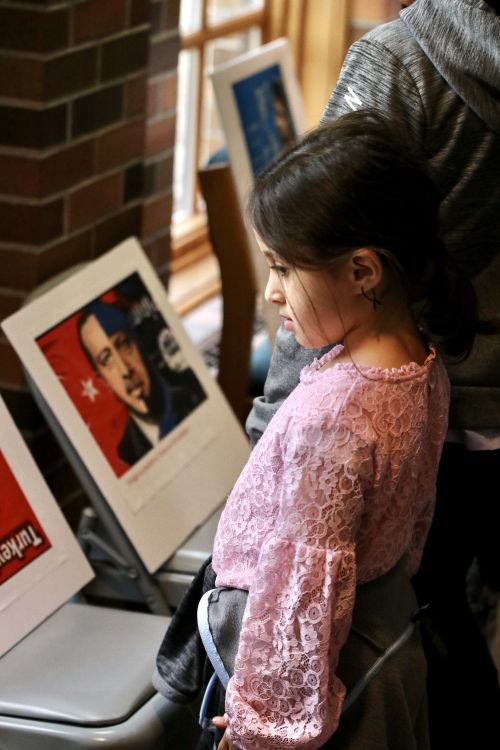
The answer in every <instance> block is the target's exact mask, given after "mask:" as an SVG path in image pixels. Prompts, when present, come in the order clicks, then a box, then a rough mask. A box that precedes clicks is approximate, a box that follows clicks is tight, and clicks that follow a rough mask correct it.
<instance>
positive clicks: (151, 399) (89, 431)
mask: <svg viewBox="0 0 500 750" xmlns="http://www.w3.org/2000/svg"><path fill="white" fill-rule="evenodd" d="M2 327H3V329H4V331H5V333H6V335H7V337H8V338H9V339H10V341H11V342H12V344H13V346H14V348H15V349H16V351H17V353H18V355H19V357H20V358H21V360H22V362H23V365H24V367H25V368H26V370H27V372H28V374H29V376H30V378H31V379H32V380H33V381H34V383H35V386H36V387H37V389H38V390H39V391H40V393H41V395H42V397H43V399H44V400H45V402H46V403H47V404H48V406H49V408H50V410H51V412H52V414H53V415H54V417H55V419H56V420H57V422H58V424H59V425H60V427H61V429H62V431H63V432H64V434H65V436H66V438H67V439H68V440H69V441H70V443H71V444H72V446H73V449H74V451H76V452H77V454H78V455H79V456H80V458H81V461H82V462H83V463H84V465H85V467H86V468H87V470H88V471H89V473H90V474H91V476H92V478H93V480H94V482H95V483H96V484H97V486H98V488H99V491H100V492H101V493H102V495H103V496H104V498H105V499H106V501H107V502H108V503H109V504H110V506H111V508H112V509H113V511H114V513H115V515H116V517H117V518H118V520H119V522H120V523H121V525H122V527H123V529H124V531H125V532H126V533H127V535H128V536H129V538H130V540H131V542H132V544H133V545H134V547H135V549H136V550H137V553H138V554H139V556H140V557H141V559H142V560H143V562H144V564H145V565H146V567H147V569H148V570H149V571H150V572H154V571H156V570H157V569H158V567H160V565H161V564H162V563H164V562H165V560H167V559H168V557H170V555H172V554H173V553H174V552H175V550H176V549H177V547H178V546H179V545H180V544H181V543H182V542H183V541H184V540H185V539H186V537H188V536H189V535H190V534H191V533H192V532H193V530H194V529H195V528H196V526H198V525H199V524H201V523H202V522H203V521H204V520H205V519H206V518H207V517H208V516H209V515H210V514H211V513H212V512H213V511H214V510H215V508H216V507H217V506H218V505H220V504H221V503H222V502H223V500H224V498H225V497H226V495H227V493H228V491H229V490H230V489H231V488H232V485H233V482H234V480H235V479H236V477H237V476H238V474H239V472H240V470H241V468H242V465H243V463H244V462H245V460H246V458H247V456H248V452H249V448H248V441H247V439H246V436H245V434H244V432H243V430H242V428H241V426H240V425H239V423H238V422H237V420H236V418H235V417H234V415H233V412H232V411H231V409H230V407H229V405H228V404H227V402H226V400H225V398H224V396H223V395H222V392H221V391H220V389H219V387H218V386H217V384H216V382H215V381H214V380H213V378H212V376H211V375H210V374H209V372H208V370H207V368H206V366H205V364H204V362H203V360H202V357H201V355H200V354H199V352H198V350H197V349H196V348H195V347H194V345H193V344H192V342H191V341H190V340H189V339H188V337H187V335H186V333H185V330H184V328H183V326H182V322H181V320H180V319H179V317H178V316H177V314H176V313H175V311H174V309H173V308H172V306H171V305H170V304H169V302H168V298H167V294H166V292H165V289H164V288H163V286H162V284H161V282H160V281H159V279H158V277H157V276H156V274H155V272H154V269H153V268H152V266H151V265H150V263H149V261H148V259H147V257H146V256H145V254H144V252H143V250H142V248H141V246H140V245H139V243H138V242H137V240H135V239H130V240H127V241H126V242H124V243H122V244H121V245H119V246H118V247H116V248H115V249H113V250H111V251H110V252H109V253H107V254H106V255H104V256H102V257H101V258H99V259H98V260H96V261H94V262H93V263H91V264H89V265H88V266H86V267H85V268H83V269H82V270H80V271H78V272H77V273H75V274H74V275H73V276H71V277H70V278H69V279H67V280H66V281H64V282H63V283H61V284H60V285H58V286H56V287H55V288H53V289H51V290H50V291H48V292H47V293H45V294H44V295H43V296H41V297H39V298H38V299H36V300H34V301H33V302H31V303H30V304H29V305H27V306H26V307H25V308H23V309H21V310H19V311H18V312H17V313H15V314H14V315H12V316H11V317H10V318H8V319H7V320H6V321H4V322H3V324H2Z"/></svg>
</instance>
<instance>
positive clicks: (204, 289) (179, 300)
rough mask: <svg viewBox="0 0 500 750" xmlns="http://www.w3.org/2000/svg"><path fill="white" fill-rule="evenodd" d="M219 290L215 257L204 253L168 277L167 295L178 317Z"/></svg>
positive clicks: (217, 266)
mask: <svg viewBox="0 0 500 750" xmlns="http://www.w3.org/2000/svg"><path fill="white" fill-rule="evenodd" d="M220 290H221V284H220V272H219V264H218V263H217V259H216V258H215V256H214V255H213V254H212V253H210V254H207V253H204V254H203V255H202V256H201V257H200V258H198V259H197V260H194V261H193V260H192V259H191V262H189V263H188V264H186V265H185V266H184V267H183V268H181V269H179V270H177V271H174V272H173V273H172V276H171V277H170V281H169V285H168V294H169V298H170V301H171V302H172V304H173V306H174V307H175V309H176V311H177V313H178V314H179V315H181V316H182V315H186V314H187V313H188V312H190V311H191V310H193V309H194V308H195V307H197V306H198V305H201V303H202V302H205V300H207V299H210V297H213V296H215V295H216V294H219V293H220Z"/></svg>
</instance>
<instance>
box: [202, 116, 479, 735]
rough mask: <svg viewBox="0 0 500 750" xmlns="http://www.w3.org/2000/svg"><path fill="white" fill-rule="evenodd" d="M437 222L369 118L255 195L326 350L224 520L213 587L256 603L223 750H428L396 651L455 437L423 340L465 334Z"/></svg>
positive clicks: (468, 297)
mask: <svg viewBox="0 0 500 750" xmlns="http://www.w3.org/2000/svg"><path fill="white" fill-rule="evenodd" d="M438 208H439V197H438V195H437V191H436V189H435V187H434V185H433V183H432V181H431V179H430V178H429V177H428V175H427V174H426V172H425V171H424V168H423V167H422V165H421V162H420V160H419V158H418V157H417V156H416V155H415V154H414V153H413V151H412V149H411V147H410V146H409V145H408V144H407V143H405V142H404V141H402V140H401V139H400V136H399V134H398V132H397V131H396V130H395V129H394V128H393V127H392V126H390V125H389V124H388V123H387V122H386V121H385V120H384V119H383V118H382V117H381V116H380V115H377V114H375V113H371V112H353V113H352V114H348V115H345V116H344V117H342V118H340V119H339V120H337V121H336V122H335V123H333V124H331V125H327V126H324V127H322V128H319V129H317V130H315V131H313V132H312V133H310V134H309V135H308V136H306V137H305V138H304V139H303V140H302V141H301V142H300V143H299V144H298V145H297V146H295V147H294V148H293V149H291V150H290V151H289V152H288V153H287V154H286V155H285V156H284V157H282V158H281V159H280V160H279V161H278V162H276V163H274V164H273V165H271V166H270V167H269V168H268V169H267V170H266V171H265V172H264V173H263V174H262V175H261V176H260V177H259V179H258V181H257V183H256V185H255V187H254V189H253V192H252V195H251V198H250V204H249V215H250V218H251V221H252V224H253V226H254V229H255V232H256V235H257V238H258V242H259V246H260V248H261V251H262V253H263V254H264V257H265V258H266V260H267V263H268V265H269V282H268V285H267V289H266V299H267V301H268V302H270V303H272V304H275V305H277V306H278V307H279V312H280V315H281V316H282V318H283V325H284V326H285V328H287V330H289V331H292V332H293V334H294V336H295V337H296V339H297V341H298V342H299V343H300V344H301V345H302V346H306V347H311V348H314V347H321V346H324V345H326V344H335V345H334V346H333V348H332V349H331V350H330V351H329V352H328V353H327V354H326V355H325V356H323V357H322V358H321V359H320V360H316V361H314V362H313V364H312V365H310V366H308V367H306V368H304V370H303V371H302V375H301V382H300V383H299V385H298V386H297V388H296V389H295V390H294V391H293V393H292V394H291V395H290V396H289V398H288V399H287V400H286V401H285V402H284V404H283V405H282V406H281V408H280V409H279V410H278V412H277V413H276V415H275V416H274V418H273V419H272V421H271V422H270V424H269V426H268V428H267V430H266V431H265V433H264V435H263V437H262V438H261V440H260V441H259V443H258V444H257V446H256V447H255V448H254V450H253V453H252V455H251V457H250V459H249V461H248V463H247V465H246V467H245V468H244V470H243V471H242V473H241V475H240V477H239V479H238V481H237V483H236V485H235V487H234V490H233V491H232V493H231V495H230V497H229V499H228V501H227V505H226V508H225V510H224V513H223V515H222V518H221V520H220V523H219V528H218V531H217V536H216V539H215V544H214V554H213V561H212V565H213V569H214V571H215V573H216V575H217V579H216V584H217V586H228V587H235V588H240V589H245V590H247V591H248V592H249V595H248V600H247V605H246V610H245V616H244V620H243V625H242V629H241V635H240V641H239V649H238V654H237V658H236V665H235V673H234V676H233V677H232V678H231V680H230V682H229V685H228V689H227V693H226V699H225V715H224V716H223V717H222V716H219V717H215V719H214V724H215V725H216V726H217V727H219V728H222V729H225V734H224V737H223V739H222V741H221V742H220V744H219V750H229V749H230V748H233V747H235V748H242V749H243V750H268V749H269V750H270V749H271V748H273V749H275V748H276V749H277V748H287V750H290V748H307V750H313V749H315V748H320V747H332V748H344V747H346V748H347V747H349V748H360V749H361V748H363V750H367V749H368V748H376V749H377V750H383V749H384V748H394V750H406V749H407V748H425V747H428V738H427V730H426V704H425V661H424V659H423V655H422V652H421V649H420V644H419V640H418V631H417V630H415V631H414V632H413V634H412V635H411V637H408V639H407V640H406V641H405V640H404V638H401V639H399V636H401V635H402V634H404V633H405V632H406V629H407V627H408V625H409V624H410V622H411V618H412V615H413V614H414V612H415V610H416V601H415V598H414V596H413V593H412V590H411V586H410V584H409V577H410V576H412V575H413V574H414V573H415V571H416V570H417V569H418V566H419V562H420V557H421V554H422V549H423V546H424V542H425V539H426V535H427V532H428V529H429V525H430V522H431V517H432V513H433V507H434V496H435V479H436V472H437V466H438V461H439V457H440V453H441V448H442V444H443V440H444V437H445V432H446V427H447V415H448V403H449V383H448V378H447V375H446V372H445V369H444V366H443V364H442V362H441V360H440V358H439V356H438V355H437V353H436V349H435V347H434V346H433V344H431V343H430V339H429V337H428V334H427V333H426V331H430V332H432V333H435V334H438V335H439V343H440V346H441V347H442V350H443V351H444V352H447V353H450V354H452V355H455V356H457V355H461V354H465V353H467V351H468V349H469V348H470V346H471V341H472V332H473V330H474V298H473V293H472V291H471V287H470V285H469V284H468V282H467V281H466V280H464V279H462V278H461V277H460V276H459V275H458V273H456V272H455V271H453V270H452V269H451V267H450V266H449V263H448V261H447V259H446V257H445V251H444V248H443V246H442V244H441V242H440V240H439V238H438ZM415 306H417V307H418V308H419V311H420V312H419V314H420V318H419V321H418V323H417V322H416V320H415V317H414V309H415ZM336 342H341V343H336ZM408 632H411V629H410V631H408ZM393 644H397V645H398V647H399V646H400V648H399V650H397V649H395V654H394V656H391V657H390V658H389V659H388V660H387V661H386V662H385V664H384V665H383V667H382V669H381V670H380V672H379V674H378V675H376V676H375V677H374V678H373V679H372V680H371V681H370V682H368V685H367V687H366V688H365V689H364V690H363V691H362V692H361V695H360V697H358V698H357V699H356V700H355V701H354V702H353V704H352V706H351V707H349V709H348V710H347V711H346V712H345V713H344V714H342V715H341V712H342V708H343V704H344V700H345V697H346V690H347V692H349V690H350V689H351V688H352V687H354V686H355V685H358V684H359V679H360V677H362V675H363V674H364V673H365V672H366V671H367V670H368V669H369V667H370V666H371V664H372V663H373V662H374V661H375V660H376V658H377V657H379V656H380V653H381V652H383V651H384V650H385V649H386V648H388V647H392V645H393ZM401 644H403V645H401ZM330 738H331V739H330Z"/></svg>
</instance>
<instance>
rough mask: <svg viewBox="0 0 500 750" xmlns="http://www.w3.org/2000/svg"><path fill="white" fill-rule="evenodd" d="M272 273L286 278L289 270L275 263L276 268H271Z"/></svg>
mask: <svg viewBox="0 0 500 750" xmlns="http://www.w3.org/2000/svg"><path fill="white" fill-rule="evenodd" d="M271 271H276V273H277V274H278V276H286V275H287V273H288V268H287V267H286V266H281V265H280V264H279V263H275V264H274V266H271Z"/></svg>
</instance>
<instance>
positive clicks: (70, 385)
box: [37, 291, 130, 477]
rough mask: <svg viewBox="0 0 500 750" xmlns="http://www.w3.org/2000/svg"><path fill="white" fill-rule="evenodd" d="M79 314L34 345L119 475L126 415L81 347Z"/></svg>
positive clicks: (111, 296) (110, 294)
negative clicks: (120, 443) (41, 353)
mask: <svg viewBox="0 0 500 750" xmlns="http://www.w3.org/2000/svg"><path fill="white" fill-rule="evenodd" d="M100 300H102V301H103V302H110V303H113V302H114V301H115V295H114V293H113V292H112V291H111V292H108V293H106V294H104V295H102V296H101V297H100ZM80 315H81V311H80V310H79V311H78V312H76V313H74V314H73V315H71V316H70V317H68V318H66V319H65V320H63V321H62V322H61V323H59V324H58V325H57V326H55V327H54V328H52V329H51V330H50V331H47V333H44V334H43V335H42V336H39V337H38V338H37V344H38V346H39V347H40V349H41V351H42V352H43V354H44V356H45V358H46V360H47V362H48V363H49V365H50V367H51V368H52V370H53V371H54V372H55V374H56V375H57V377H58V379H59V382H60V383H61V385H62V387H63V388H64V390H65V391H66V393H67V394H68V396H69V397H70V399H71V401H72V402H73V404H74V406H75V408H76V409H77V411H78V413H79V414H80V416H81V418H82V419H83V421H84V422H85V424H86V426H87V427H88V429H89V431H90V432H91V434H92V436H93V438H94V440H95V441H96V443H97V444H98V446H99V448H100V449H101V451H102V453H103V455H104V456H105V458H106V460H107V462H108V464H109V465H110V467H111V468H112V470H113V472H114V474H115V475H116V476H117V477H120V476H122V474H124V473H125V472H126V471H127V470H128V469H129V468H130V466H129V464H127V463H125V462H124V461H122V460H121V459H120V457H119V456H118V453H117V446H118V443H119V441H120V438H121V435H122V434H123V430H124V428H125V425H126V422H127V419H128V416H129V415H128V411H127V409H126V407H125V406H124V405H123V404H122V403H121V402H120V401H119V400H118V399H117V398H116V397H115V396H114V395H113V393H112V392H111V391H110V390H109V388H108V387H107V386H106V384H105V383H104V382H103V381H102V380H101V379H100V378H99V377H98V375H97V373H96V371H95V370H94V368H93V367H92V365H91V364H90V362H89V361H88V359H87V357H86V356H85V354H84V352H83V350H82V348H81V346H80V342H79V340H78V330H77V323H78V319H79V317H80Z"/></svg>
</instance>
